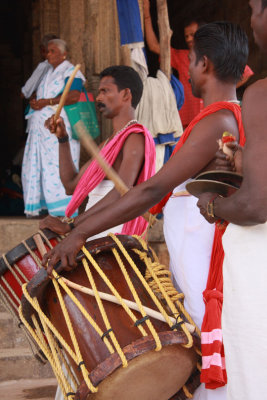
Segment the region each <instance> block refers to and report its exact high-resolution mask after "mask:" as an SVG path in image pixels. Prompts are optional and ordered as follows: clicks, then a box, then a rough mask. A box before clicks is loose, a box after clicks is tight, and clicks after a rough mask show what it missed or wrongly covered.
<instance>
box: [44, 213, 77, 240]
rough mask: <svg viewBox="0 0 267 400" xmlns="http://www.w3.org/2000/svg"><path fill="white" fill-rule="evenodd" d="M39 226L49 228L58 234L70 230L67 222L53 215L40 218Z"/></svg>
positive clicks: (63, 233)
mask: <svg viewBox="0 0 267 400" xmlns="http://www.w3.org/2000/svg"><path fill="white" fill-rule="evenodd" d="M39 227H40V229H45V228H47V229H50V230H51V231H53V232H56V233H58V234H59V235H65V234H66V233H69V232H70V231H71V228H70V225H69V224H68V223H67V222H63V221H62V220H61V219H60V218H58V217H53V216H52V215H48V216H47V217H45V218H44V219H41V221H40V223H39Z"/></svg>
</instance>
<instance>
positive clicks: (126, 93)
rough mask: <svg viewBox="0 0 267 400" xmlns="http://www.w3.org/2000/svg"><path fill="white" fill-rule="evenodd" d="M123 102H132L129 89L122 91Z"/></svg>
mask: <svg viewBox="0 0 267 400" xmlns="http://www.w3.org/2000/svg"><path fill="white" fill-rule="evenodd" d="M123 92H124V93H123V100H125V101H130V102H131V101H132V92H131V90H130V89H129V88H125V89H123Z"/></svg>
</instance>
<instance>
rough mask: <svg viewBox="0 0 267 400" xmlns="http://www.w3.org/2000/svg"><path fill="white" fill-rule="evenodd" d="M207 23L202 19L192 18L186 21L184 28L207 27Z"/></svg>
mask: <svg viewBox="0 0 267 400" xmlns="http://www.w3.org/2000/svg"><path fill="white" fill-rule="evenodd" d="M206 23H207V22H206V21H205V20H204V19H203V18H201V17H191V18H188V19H186V20H185V21H184V28H187V27H188V26H189V25H192V24H197V26H198V27H199V28H200V27H201V26H203V25H206Z"/></svg>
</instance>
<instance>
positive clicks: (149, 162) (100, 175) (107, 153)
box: [66, 124, 156, 235]
mask: <svg viewBox="0 0 267 400" xmlns="http://www.w3.org/2000/svg"><path fill="white" fill-rule="evenodd" d="M132 133H143V135H144V137H145V160H144V165H143V168H142V171H141V173H140V174H139V177H138V181H137V184H139V183H142V182H144V181H146V180H148V179H149V178H151V176H153V175H154V174H155V161H156V152H155V144H154V141H153V138H152V136H151V134H150V132H149V131H148V130H147V129H146V128H145V127H144V126H143V125H141V124H133V125H130V126H129V127H127V128H126V129H124V130H123V131H122V132H120V133H119V134H118V135H116V136H114V138H113V139H112V140H111V141H110V142H109V143H108V144H107V145H106V146H104V147H103V149H102V150H101V152H100V154H101V155H102V157H103V158H104V159H105V160H106V161H107V163H108V164H109V165H113V163H114V162H115V160H116V158H117V156H118V154H119V152H120V151H121V149H122V147H123V145H124V142H125V140H126V139H127V137H128V136H129V135H130V134H132ZM104 178H105V173H104V171H103V170H102V168H100V166H99V165H98V163H97V162H96V161H95V160H93V161H92V162H91V163H90V165H89V166H88V168H87V169H86V171H85V172H84V174H83V175H82V177H81V179H80V181H79V183H78V185H77V186H76V189H75V191H74V193H73V196H72V199H71V201H70V203H69V205H68V207H67V209H66V216H67V217H70V216H71V215H72V214H73V213H74V212H75V211H76V210H77V208H78V207H79V206H80V205H81V203H82V202H83V200H84V199H85V198H86V196H87V195H88V193H90V192H91V191H92V190H93V189H94V188H95V187H96V186H97V185H98V184H99V183H100V182H102V180H103V179H104ZM146 227H147V221H145V220H144V218H143V217H138V218H135V219H133V220H131V221H129V222H126V223H125V224H124V225H123V229H122V234H125V235H133V234H135V235H141V234H142V233H143V232H144V230H145V229H146Z"/></svg>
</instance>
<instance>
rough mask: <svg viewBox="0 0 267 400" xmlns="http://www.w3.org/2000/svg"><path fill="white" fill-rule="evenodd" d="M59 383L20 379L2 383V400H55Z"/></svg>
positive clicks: (51, 379)
mask: <svg viewBox="0 0 267 400" xmlns="http://www.w3.org/2000/svg"><path fill="white" fill-rule="evenodd" d="M56 387H57V382H56V379H54V378H49V379H20V380H10V381H5V382H1V383H0V392H1V400H29V399H32V400H53V399H54V398H55V393H56Z"/></svg>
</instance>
